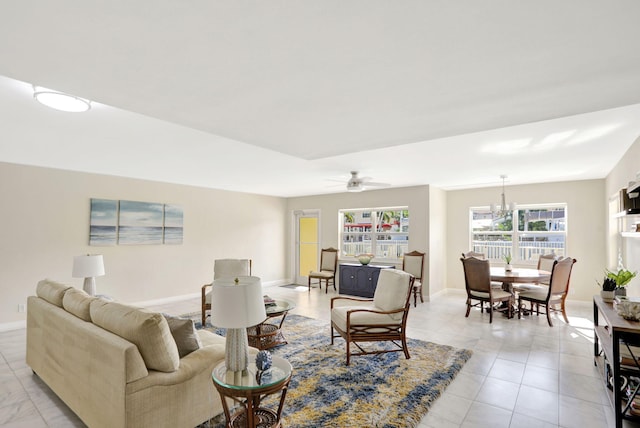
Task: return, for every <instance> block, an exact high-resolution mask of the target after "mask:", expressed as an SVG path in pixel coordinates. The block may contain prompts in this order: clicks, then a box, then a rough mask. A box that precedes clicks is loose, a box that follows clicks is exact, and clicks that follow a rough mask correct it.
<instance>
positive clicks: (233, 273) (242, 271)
mask: <svg viewBox="0 0 640 428" xmlns="http://www.w3.org/2000/svg"><path fill="white" fill-rule="evenodd" d="M251 264H252V262H251V259H217V260H214V261H213V279H214V280H216V279H221V278H235V277H237V276H251ZM212 284H213V283H211V284H205V285H203V286H202V326H203V327H204V325H205V320H206V319H207V311H208V310H211V290H208V291H207V289H208V288H209V287H211V285H212Z"/></svg>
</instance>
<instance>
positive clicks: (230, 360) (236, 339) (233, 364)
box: [224, 328, 249, 372]
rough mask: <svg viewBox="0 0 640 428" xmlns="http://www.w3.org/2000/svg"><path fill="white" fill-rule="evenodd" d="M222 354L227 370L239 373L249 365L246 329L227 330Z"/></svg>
mask: <svg viewBox="0 0 640 428" xmlns="http://www.w3.org/2000/svg"><path fill="white" fill-rule="evenodd" d="M226 336H227V340H226V345H225V352H224V363H225V365H226V366H227V370H231V371H234V372H239V371H243V370H246V369H247V367H248V365H249V342H248V340H247V329H246V328H228V329H227V333H226Z"/></svg>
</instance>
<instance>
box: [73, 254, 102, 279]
mask: <svg viewBox="0 0 640 428" xmlns="http://www.w3.org/2000/svg"><path fill="white" fill-rule="evenodd" d="M102 275H104V260H103V259H102V254H86V255H82V256H75V257H74V258H73V271H72V273H71V276H73V277H74V278H91V277H96V276H102Z"/></svg>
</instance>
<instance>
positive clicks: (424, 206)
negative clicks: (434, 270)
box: [287, 186, 430, 295]
mask: <svg viewBox="0 0 640 428" xmlns="http://www.w3.org/2000/svg"><path fill="white" fill-rule="evenodd" d="M395 206H408V207H409V216H410V226H409V250H420V251H425V250H427V249H428V248H429V186H415V187H404V188H397V189H384V190H373V191H371V190H369V191H366V192H360V193H346V192H345V193H338V194H331V195H318V196H306V197H300V198H290V199H289V200H288V204H287V209H288V211H289V216H288V218H289V228H288V231H289V237H288V239H287V242H289V243H292V242H293V239H292V238H291V233H293V226H292V225H291V222H292V220H293V212H294V211H295V210H311V209H317V210H319V211H320V233H321V236H320V244H321V246H322V247H334V248H338V210H340V209H350V208H353V209H356V208H375V207H395ZM290 249H291V252H290V253H291V254H290V257H289V259H288V264H287V269H289V270H288V272H290V276H291V277H293V269H294V267H293V256H294V255H293V247H292V246H291V245H290ZM429 254H430V252H429V251H427V256H429ZM374 261H375V260H374ZM426 271H427V269H425V276H426V275H427V272H426ZM427 291H428V290H425V292H426V293H425V294H426V295H429V294H428V292H427Z"/></svg>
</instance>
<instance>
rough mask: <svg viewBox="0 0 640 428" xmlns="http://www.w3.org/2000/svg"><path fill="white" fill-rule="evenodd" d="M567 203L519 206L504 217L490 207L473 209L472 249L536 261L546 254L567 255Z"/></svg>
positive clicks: (489, 255)
mask: <svg viewBox="0 0 640 428" xmlns="http://www.w3.org/2000/svg"><path fill="white" fill-rule="evenodd" d="M566 211H567V209H566V204H553V205H518V208H517V209H516V210H514V211H508V212H507V213H506V215H504V216H502V217H497V216H494V215H493V214H492V213H491V211H490V210H489V209H487V208H472V209H471V212H470V221H471V228H470V229H471V249H472V250H473V251H477V252H480V253H485V254H486V255H487V258H488V259H491V260H502V257H503V256H504V255H506V254H510V255H512V257H513V262H515V263H522V264H536V263H537V262H538V257H539V256H540V255H542V254H548V253H553V254H556V255H557V256H558V257H564V256H565V253H566V242H567V218H566Z"/></svg>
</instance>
